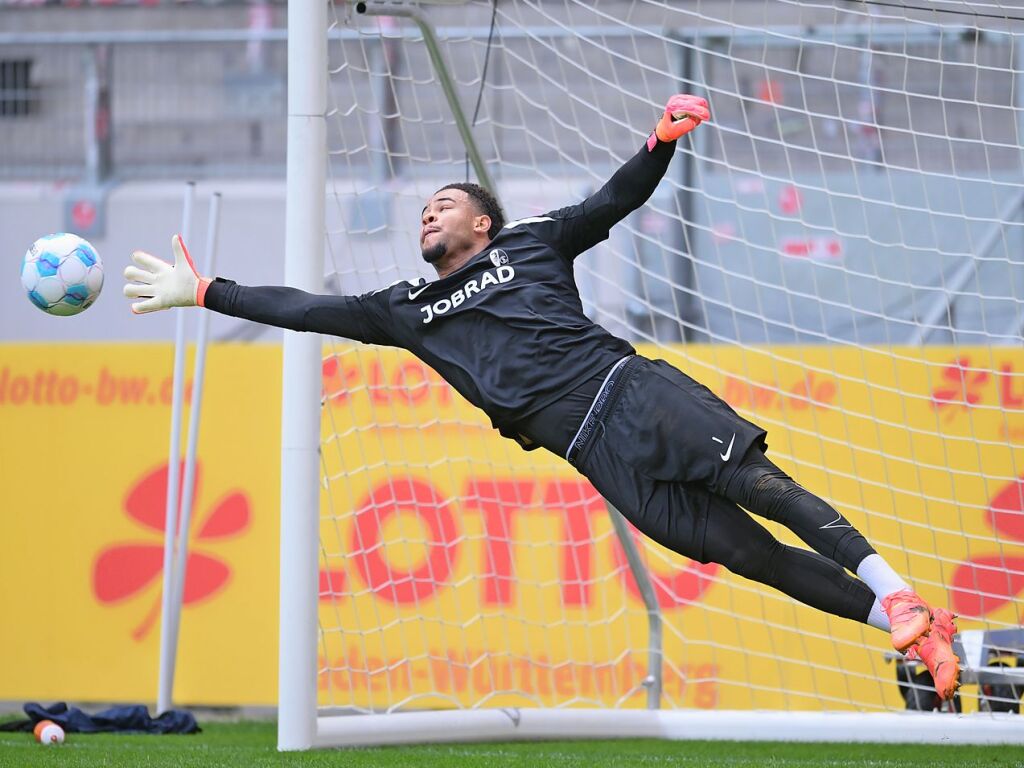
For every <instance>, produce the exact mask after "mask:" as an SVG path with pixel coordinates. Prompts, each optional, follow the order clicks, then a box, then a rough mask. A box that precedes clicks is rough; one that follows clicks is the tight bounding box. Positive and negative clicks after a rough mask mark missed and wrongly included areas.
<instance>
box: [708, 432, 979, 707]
mask: <svg viewBox="0 0 1024 768" xmlns="http://www.w3.org/2000/svg"><path fill="white" fill-rule="evenodd" d="M725 496H726V497H727V498H728V499H730V500H731V501H733V502H735V503H737V504H740V505H742V506H743V507H744V508H746V509H748V510H750V511H751V512H754V513H756V514H759V515H761V516H763V517H766V518H768V519H769V520H774V521H777V522H780V523H782V524H783V525H785V526H786V527H788V528H789V529H790V530H792V531H793V532H794V533H796V534H797V535H798V536H799V537H800V538H801V539H803V540H804V541H805V542H806V543H807V544H809V545H810V546H811V547H813V548H814V549H815V550H816V551H817V552H818V553H819V554H821V555H823V556H824V557H826V558H828V559H829V560H832V561H834V562H835V563H838V564H839V565H841V566H843V567H844V568H848V569H849V570H851V571H854V572H855V573H856V574H857V576H858V577H859V578H860V579H861V580H863V582H864V583H865V584H866V585H867V587H869V588H870V590H871V592H872V593H873V595H874V597H875V599H874V600H873V601H872V605H871V608H870V610H869V612H868V615H867V618H866V621H867V622H868V623H869V624H871V625H872V626H875V627H878V628H880V629H887V630H889V632H890V636H891V639H892V644H893V646H894V647H895V648H896V649H897V650H899V651H907V650H914V649H917V648H918V646H919V645H926V646H927V647H928V648H929V649H931V648H932V647H935V648H937V649H938V650H937V651H936V652H934V653H931V654H930V655H929V656H927V657H926V656H923V658H926V661H927V663H928V666H929V670H930V671H931V672H932V675H933V677H934V678H935V681H936V688H937V689H938V690H939V692H940V695H941V696H943V698H946V697H947V696H948V695H951V694H949V693H948V692H949V691H951V690H953V688H954V687H955V685H956V682H957V677H958V675H959V668H958V666H957V663H956V662H957V659H956V656H954V655H953V651H952V647H951V645H950V638H951V637H952V635H953V633H955V632H956V627H955V625H954V624H953V616H952V614H950V613H949V612H948V611H944V610H943V609H937V610H936V611H933V610H932V609H931V608H930V607H929V606H928V604H927V603H925V602H924V600H922V599H921V597H920V596H919V595H917V593H915V592H914V591H913V590H912V589H911V588H910V586H909V585H908V584H907V583H906V581H904V580H903V578H902V577H900V576H899V575H898V574H897V573H896V572H895V571H894V570H893V569H892V568H891V567H890V566H889V564H888V563H886V562H885V560H883V559H882V557H881V556H880V555H878V553H877V552H875V550H874V549H873V548H872V547H871V545H870V544H869V543H868V542H867V540H866V539H865V538H864V536H863V535H861V533H860V532H859V531H858V530H857V529H856V528H854V527H853V525H852V524H851V523H850V522H849V521H848V520H847V519H846V518H845V517H843V516H842V515H841V514H839V512H837V511H836V510H835V509H834V508H833V507H832V506H830V505H829V504H828V503H827V502H825V501H824V500H823V499H820V498H818V497H817V496H815V495H814V494H812V493H810V492H809V491H807V490H806V489H804V488H802V487H801V486H800V485H799V484H797V483H796V481H794V480H793V479H792V478H790V477H789V476H788V475H786V473H785V472H783V471H782V470H781V469H779V468H778V467H776V466H775V465H774V464H773V463H772V462H771V461H769V460H768V458H767V457H766V456H765V455H764V454H763V453H762V452H761V451H760V450H758V449H753V450H751V451H750V452H749V454H748V455H746V456H744V457H743V461H742V463H741V464H740V466H739V467H738V468H737V469H736V471H735V473H734V474H733V476H732V477H731V478H730V479H729V482H728V485H727V487H726V490H725ZM940 611H941V615H940ZM940 625H941V626H940ZM940 658H941V662H940V661H935V662H934V663H932V662H931V661H929V659H940ZM933 666H934V667H935V669H932V667H933Z"/></svg>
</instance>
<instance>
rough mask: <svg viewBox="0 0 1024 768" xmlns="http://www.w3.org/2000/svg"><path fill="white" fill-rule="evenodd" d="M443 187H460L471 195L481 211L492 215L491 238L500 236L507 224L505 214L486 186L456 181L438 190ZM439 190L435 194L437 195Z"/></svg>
mask: <svg viewBox="0 0 1024 768" xmlns="http://www.w3.org/2000/svg"><path fill="white" fill-rule="evenodd" d="M443 189H458V190H461V191H462V192H465V193H466V194H467V195H469V197H470V199H472V200H473V201H474V202H475V203H476V206H477V208H478V209H479V210H480V213H483V214H486V215H487V216H490V217H491V228H490V229H488V230H487V236H488V237H489V238H491V240H493V239H494V238H495V237H497V236H498V233H499V232H501V228H502V227H504V226H505V214H504V213H503V212H502V210H501V205H500V204H499V203H498V200H497V199H496V198H495V197H494V195H492V194H491V193H490V192H489V191H488V190H487V189H486V188H485V187H481V186H480V185H479V184H472V183H470V182H468V181H456V182H453V183H451V184H445V185H444V186H443V187H441V189H439V190H437V192H440V191H441V190H443ZM437 192H435V193H434V194H435V195H436V194H437Z"/></svg>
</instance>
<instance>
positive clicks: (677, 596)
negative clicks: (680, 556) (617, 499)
mask: <svg viewBox="0 0 1024 768" xmlns="http://www.w3.org/2000/svg"><path fill="white" fill-rule="evenodd" d="M630 531H631V532H632V534H633V540H634V541H638V540H640V538H641V535H642V534H640V532H639V531H637V530H636V529H635V528H633V526H632V525H631V526H630ZM639 548H640V552H641V553H644V548H643V545H642V544H640V545H639ZM614 552H615V567H616V568H618V569H619V571H620V572H621V573H622V574H623V576H624V579H625V582H626V589H628V590H629V592H630V594H632V595H633V596H634V597H635V598H636V599H638V600H642V599H643V596H642V595H641V594H640V588H639V587H638V586H637V584H636V579H634V578H633V572H632V571H631V570H630V569H629V568H628V567H627V563H626V553H625V552H624V551H623V550H622V545H621V544H620V543H619V542H618V540H616V542H615V547H614ZM644 560H645V561H646V562H645V565H646V566H647V572H648V573H649V574H650V576H651V582H652V583H653V585H654V592H655V595H657V598H658V605H660V606H661V607H662V608H678V607H679V606H681V605H689V604H690V603H695V602H697V601H698V600H700V599H701V597H702V596H703V594H704V593H705V592H706V591H707V590H708V588H709V587H710V586H711V585H712V584H713V583H714V576H715V574H716V573H717V572H718V568H719V565H718V563H698V562H696V561H691V562H690V563H689V565H687V566H686V567H685V568H683V569H682V570H679V569H677V568H674V569H673V573H671V574H668V575H666V574H661V573H658V572H657V571H655V570H654V569H653V568H651V564H650V562H649V560H650V558H647V557H645V558H644Z"/></svg>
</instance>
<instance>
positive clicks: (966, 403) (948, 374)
mask: <svg viewBox="0 0 1024 768" xmlns="http://www.w3.org/2000/svg"><path fill="white" fill-rule="evenodd" d="M970 366H971V360H970V358H967V357H960V358H957V359H956V360H954V361H953V362H952V363H951V364H949V365H947V366H946V367H945V368H943V369H942V379H943V381H944V382H945V384H944V386H939V387H936V388H935V390H934V391H933V392H932V408H934V409H935V410H936V411H940V410H942V409H944V408H948V409H949V410H948V411H947V413H948V414H949V416H948V417H947V420H949V419H952V418H953V416H955V415H956V410H955V408H956V407H957V406H959V407H962V408H964V409H965V410H966V409H968V408H970V407H971V406H972V405H977V404H978V403H979V402H981V390H982V388H983V387H984V385H985V382H987V381H988V371H981V370H970Z"/></svg>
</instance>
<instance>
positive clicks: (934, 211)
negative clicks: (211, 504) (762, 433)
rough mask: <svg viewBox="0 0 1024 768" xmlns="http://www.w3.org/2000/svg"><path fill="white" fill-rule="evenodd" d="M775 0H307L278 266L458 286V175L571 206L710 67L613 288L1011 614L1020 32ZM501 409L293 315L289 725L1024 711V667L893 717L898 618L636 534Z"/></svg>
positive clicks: (694, 360)
mask: <svg viewBox="0 0 1024 768" xmlns="http://www.w3.org/2000/svg"><path fill="white" fill-rule="evenodd" d="M964 5H965V7H967V8H968V9H969V8H970V7H971V6H969V4H964ZM744 7H745V6H744ZM753 7H754V6H753V5H752V6H751V8H753ZM986 7H988V6H986ZM756 8H757V9H758V10H756V11H753V10H751V9H749V8H748V9H747V10H746V11H744V12H743V13H740V12H739V11H738V10H737V6H736V4H735V3H731V2H726V1H725V0H723V1H722V2H718V0H707V2H702V3H698V4H689V3H687V4H679V3H670V2H658V1H656V0H635V1H634V2H625V1H623V2H616V1H615V0H611V1H610V2H608V3H589V2H583V1H582V0H560V1H551V2H541V1H540V0H497V2H494V0H445V1H444V2H441V1H440V0H435V2H429V3H427V2H413V1H412V0H407V1H405V2H359V3H347V2H343V1H342V0H334V2H333V3H323V2H314V0H295V1H293V2H290V3H289V6H288V29H289V32H288V34H289V50H288V69H289V74H288V161H287V217H286V269H285V281H286V283H287V284H288V285H292V286H295V287H299V288H302V289H305V290H309V291H314V292H324V291H327V292H335V293H342V294H359V293H364V292H366V291H370V290H374V289H376V288H380V287H383V286H385V285H388V284H389V283H392V282H394V281H396V280H399V279H413V278H415V277H418V276H423V277H427V278H428V279H429V278H430V272H429V268H428V267H427V265H425V264H423V263H422V262H421V261H420V260H419V254H418V251H417V241H416V234H415V233H416V232H417V230H418V215H419V211H420V208H421V207H422V204H423V201H424V200H425V199H426V198H427V197H429V196H430V194H432V193H433V192H434V191H435V190H436V189H438V188H440V187H441V186H443V185H444V184H446V183H449V182H451V181H453V180H456V181H458V180H467V181H480V182H481V183H484V184H485V186H488V187H490V188H491V189H492V191H494V192H495V194H496V195H497V196H498V198H499V199H500V200H501V202H502V204H503V206H504V208H505V211H506V213H507V214H508V215H509V217H510V218H514V217H520V216H530V215H536V214H540V213H543V212H545V211H548V210H551V209H553V208H557V207H561V206H563V205H567V204H569V203H571V202H576V201H578V200H579V199H581V198H582V197H583V196H585V195H586V194H589V193H590V192H592V191H593V190H594V189H596V188H597V186H599V185H600V184H601V183H602V182H603V181H604V179H606V178H608V176H609V175H610V174H611V173H612V172H613V171H614V170H615V168H617V167H618V165H619V164H621V163H622V162H623V161H625V160H626V159H627V158H628V157H629V156H631V155H632V154H633V153H634V152H635V151H637V149H638V148H639V147H640V146H641V144H642V142H643V141H644V139H645V138H646V136H647V134H648V133H649V131H650V130H651V129H652V127H653V125H654V123H655V122H656V120H657V117H658V114H659V110H660V107H661V105H663V104H664V101H665V100H666V99H667V98H668V96H670V95H672V94H673V93H675V92H679V91H684V92H694V93H698V94H700V95H703V96H706V97H707V98H708V100H709V101H710V103H711V109H712V121H711V123H710V124H709V125H706V126H702V127H701V129H700V130H698V131H696V132H694V134H693V135H692V139H687V140H685V141H683V142H680V147H679V148H678V150H677V154H676V157H675V158H674V160H673V164H672V166H671V167H670V169H669V171H668V174H667V175H666V178H665V180H664V181H663V183H662V184H661V186H660V187H659V189H658V191H657V192H656V193H655V195H654V196H653V197H652V198H651V200H650V201H649V203H648V204H647V205H646V206H644V208H642V209H641V210H640V211H638V212H637V213H636V214H634V215H632V216H630V217H629V218H628V219H626V220H625V221H623V222H622V223H621V224H619V225H618V226H617V227H616V228H615V229H614V230H613V232H612V235H611V237H610V239H609V240H608V242H607V243H603V244H601V245H599V246H597V247H596V248H595V249H593V250H592V251H591V252H589V253H588V254H586V255H584V256H583V257H581V258H580V259H579V261H578V264H577V282H578V284H579V285H580V288H581V295H582V298H583V301H584V307H585V309H586V311H587V313H588V315H590V316H591V317H592V318H594V319H595V320H596V321H598V322H600V323H602V324H603V325H605V326H606V327H608V328H609V329H610V330H611V331H612V332H614V333H616V334H617V335H621V336H622V337H624V338H626V339H628V340H629V341H630V342H631V343H633V344H635V345H637V346H638V347H639V348H640V350H641V351H642V352H644V353H645V354H648V355H649V356H655V357H664V358H666V359H668V360H670V361H671V362H673V363H674V364H676V365H678V366H679V367H680V368H682V369H683V370H685V371H687V372H688V373H690V374H691V375H692V376H694V378H696V379H698V380H700V381H702V382H704V383H706V384H707V385H708V386H709V387H711V388H712V389H713V390H715V391H716V392H717V393H718V394H719V395H720V396H722V397H724V398H725V399H726V400H727V401H729V402H730V404H732V405H733V407H735V408H736V409H737V410H738V411H740V412H741V413H742V414H743V415H745V416H747V417H749V418H751V419H752V420H754V421H756V422H758V423H760V424H762V425H763V426H765V427H766V429H768V432H769V444H770V448H771V453H770V455H771V456H772V458H773V459H774V460H775V461H776V462H777V463H778V464H779V465H780V466H782V467H783V468H784V469H786V470H787V471H788V472H789V473H790V474H791V475H793V476H794V477H795V478H796V479H797V480H798V481H800V482H801V483H803V484H804V485H806V486H807V487H809V488H810V489H811V490H812V491H814V492H816V493H818V494H819V495H821V496H823V497H824V498H826V499H828V500H829V501H830V502H832V503H833V504H834V505H836V506H837V508H839V509H841V510H842V511H843V512H844V513H845V514H846V515H847V516H848V517H850V518H851V520H853V521H854V522H855V524H856V525H857V526H858V528H860V529H861V530H862V531H863V532H864V533H865V535H866V536H867V537H868V539H869V540H870V541H871V542H872V543H873V544H874V545H875V546H876V547H877V548H878V550H879V551H880V552H881V553H882V554H883V555H885V557H886V558H887V559H888V560H889V561H890V562H892V563H893V564H894V565H895V566H896V567H897V568H898V569H900V570H901V571H903V572H904V574H905V575H906V576H907V577H908V578H909V579H910V580H911V582H912V583H913V584H914V586H915V587H916V588H917V589H919V590H920V591H921V592H922V593H923V594H924V595H925V597H926V598H927V599H929V600H932V601H934V602H941V603H943V604H950V605H953V607H954V608H956V609H957V610H958V612H959V613H960V614H961V619H960V621H961V628H962V629H965V628H966V629H971V630H977V636H978V637H982V636H983V633H984V632H986V631H991V630H1007V629H1013V628H1015V627H1018V626H1019V625H1020V624H1021V612H1022V609H1024V601H1022V600H1021V597H1020V594H1019V592H1020V591H1021V590H1022V588H1024V474H1022V473H1024V447H1022V446H1024V353H1022V352H1021V350H1020V344H1019V341H1020V337H1021V333H1022V329H1024V259H1021V257H1020V253H1022V252H1024V248H1022V246H1024V225H1022V213H1024V195H1022V193H1021V192H1020V189H1021V182H1022V181H1024V168H1022V161H1021V156H1020V149H1019V148H1020V140H1021V137H1022V136H1024V122H1022V120H1024V117H1022V115H1021V106H1022V95H1024V71H1022V69H1024V67H1022V63H1024V54H1022V51H1024V41H1022V39H1021V37H1020V36H1019V34H1018V33H1016V32H1015V31H1014V27H1013V23H1014V20H1013V19H1011V18H1002V19H1000V18H992V14H979V13H974V14H973V15H971V14H968V16H966V17H965V16H963V15H962V14H961V15H955V14H948V13H943V12H939V11H936V12H927V11H914V10H906V9H903V10H897V9H893V8H891V7H884V6H882V5H877V4H871V3H864V4H860V5H859V6H857V7H853V6H849V7H847V6H846V5H844V6H843V7H842V8H840V7H838V5H836V6H833V5H831V4H824V3H804V2H796V1H795V0H793V1H791V0H778V1H777V2H773V3H768V4H763V5H762V4H757V6H756ZM1006 15H1007V16H1010V15H1012V14H1009V13H1007V14H1006ZM755 16H756V18H755ZM489 427H490V425H489V422H487V420H486V419H485V418H483V417H482V415H481V414H479V413H478V412H476V411H474V409H472V408H471V407H470V406H468V404H466V403H465V402H463V401H462V400H461V398H460V397H459V396H458V395H457V394H455V393H454V392H453V391H452V390H451V389H450V387H448V386H447V385H446V384H445V383H444V382H442V381H441V380H440V379H439V378H438V377H437V376H436V374H434V373H433V372H432V371H431V370H429V369H428V368H426V367H425V366H424V365H423V364H421V363H419V362H418V361H416V360H415V359H413V358H411V357H410V356H408V355H406V354H404V353H400V352H398V351H395V350H387V349H378V348H375V347H367V346H360V345H357V344H354V343H349V342H346V341H345V340H339V339H324V338H321V337H319V336H317V335H313V334H298V333H293V332H286V333H285V341H284V355H283V392H282V437H281V439H282V465H281V466H282V477H281V560H280V568H281V594H280V651H279V652H280V664H279V726H278V729H279V730H278V747H279V749H281V750H299V749H308V748H311V747H325V746H339V745H361V744H385V743H409V742H417V741H476V740H487V739H497V740H512V739H540V738H610V737H657V738H677V739H682V738H724V739H732V738H740V737H742V738H748V739H793V740H805V741H806V740H842V741H924V742H930V741H939V740H946V741H950V742H954V743H1003V742H1017V743H1020V742H1022V741H1024V736H1022V729H1021V728H1020V727H1019V724H1018V721H1016V720H1015V718H1017V717H1019V716H1018V715H1008V714H1005V713H1004V712H999V711H994V710H999V709H1003V710H1005V709H1007V708H1008V707H1010V708H1012V706H1010V705H1012V703H1013V702H1012V698H1013V696H1014V694H1013V692H1012V691H1011V693H1009V694H1007V693H1006V690H1005V689H1006V687H1005V686H1004V688H1000V689H999V690H998V691H996V692H995V693H993V689H991V687H989V688H987V689H983V687H981V686H979V687H978V688H976V689H975V688H972V687H967V688H965V689H964V691H963V692H962V694H961V696H960V697H959V700H958V702H957V706H958V707H960V708H962V710H963V714H950V713H919V712H918V713H908V712H903V711H901V710H903V709H905V708H908V707H909V705H908V703H907V702H910V701H912V700H914V701H916V699H913V697H911V698H908V694H907V692H908V690H911V687H912V686H913V685H915V684H918V683H919V682H920V681H919V680H918V679H916V678H914V677H913V676H914V675H916V674H917V672H918V670H916V669H915V668H913V667H911V666H907V667H906V668H904V667H903V666H902V665H900V664H898V663H893V660H892V659H891V658H887V657H886V654H885V651H886V650H887V649H886V637H885V635H883V634H882V633H879V632H877V631H876V630H872V629H870V628H867V627H865V626H861V625H858V624H855V623H853V622H848V621H843V620H841V619H838V618H835V617H827V616H825V615H823V614H820V613H816V612H814V611H812V610H811V609H809V608H805V607H803V606H799V605H795V604H794V603H793V602H792V601H790V600H789V599H788V598H786V597H785V596H783V595H781V594H779V593H777V592H774V591H772V590H770V589H768V588H766V587H761V586H760V585H757V584H753V583H751V582H748V581H744V580H743V579H740V578H738V577H736V576H733V575H731V574H729V573H727V572H725V571H724V570H723V569H720V568H717V567H716V566H714V564H708V565H701V564H698V563H694V562H689V561H687V560H686V559H685V558H681V557H679V556H676V555H674V554H673V553H669V552H667V551H665V550H663V549H662V548H660V547H657V546H654V545H652V544H650V543H649V542H645V541H643V540H642V539H640V538H634V536H633V535H632V533H631V532H630V529H629V527H628V526H627V525H626V524H625V523H624V521H623V520H622V519H621V518H620V517H619V516H618V515H617V513H616V512H615V511H614V510H611V509H609V508H608V507H607V506H606V505H605V504H604V502H603V501H602V500H601V499H600V498H599V497H597V495H596V493H595V492H594V491H593V489H592V488H590V487H589V485H588V484H586V483H585V482H582V478H580V477H579V476H578V475H576V474H575V473H574V472H573V471H572V469H571V468H570V467H568V466H567V465H564V463H561V462H558V461H556V460H555V458H554V457H551V456H550V455H545V454H544V452H543V451H535V452H530V453H525V452H523V451H521V450H520V449H519V448H518V447H517V446H515V445H513V444H511V443H508V442H507V441H502V440H501V439H499V438H498V437H497V436H496V433H493V431H492V430H491V429H490V428H489ZM769 527H771V529H772V531H773V533H776V534H777V535H779V536H780V538H782V539H783V540H785V541H787V543H795V544H798V542H797V541H796V540H795V539H794V538H793V537H792V536H791V535H790V534H789V533H788V532H786V531H784V530H782V529H779V528H777V527H774V526H770V525H769ZM1018 552H1019V553H1020V554H1018ZM986 648H987V646H986ZM989 650H991V652H989V651H988V650H985V652H979V654H978V655H977V658H979V659H981V662H980V663H981V664H1003V663H1011V664H1015V663H1016V661H1015V659H1014V658H1011V657H1013V656H1014V654H1013V653H1011V652H1008V651H1006V649H999V648H994V647H993V648H992V649H989ZM1018 655H1019V654H1018ZM899 675H904V677H902V678H899V679H898V677H899ZM1014 690H1016V689H1014ZM1016 695H1019V694H1016ZM1003 704H1005V705H1007V706H1002V705H1003ZM988 710H993V711H988Z"/></svg>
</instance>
